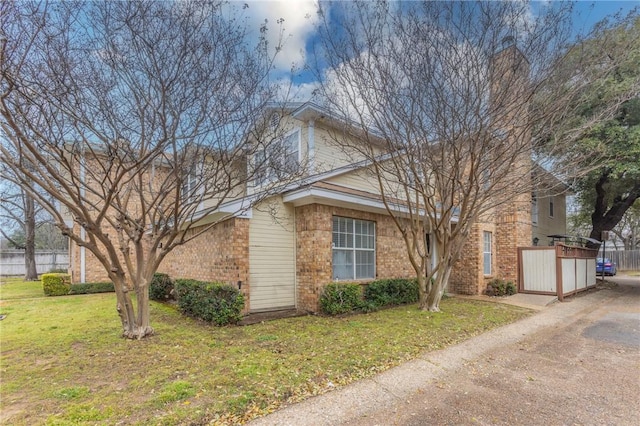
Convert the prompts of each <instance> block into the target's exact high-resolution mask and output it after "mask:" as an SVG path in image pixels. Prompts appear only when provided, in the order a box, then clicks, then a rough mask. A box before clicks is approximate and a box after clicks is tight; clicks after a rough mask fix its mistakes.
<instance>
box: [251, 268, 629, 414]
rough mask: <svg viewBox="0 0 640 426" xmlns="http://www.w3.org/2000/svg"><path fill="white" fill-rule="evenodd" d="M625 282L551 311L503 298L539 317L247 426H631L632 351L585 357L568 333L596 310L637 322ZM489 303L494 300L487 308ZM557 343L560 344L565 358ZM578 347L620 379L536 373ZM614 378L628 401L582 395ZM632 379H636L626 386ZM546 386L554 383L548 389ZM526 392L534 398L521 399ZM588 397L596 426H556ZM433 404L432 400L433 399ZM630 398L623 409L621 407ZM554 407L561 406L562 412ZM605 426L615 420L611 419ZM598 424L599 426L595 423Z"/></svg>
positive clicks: (538, 303) (527, 298)
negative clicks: (619, 310)
mask: <svg viewBox="0 0 640 426" xmlns="http://www.w3.org/2000/svg"><path fill="white" fill-rule="evenodd" d="M623 281H624V278H623ZM628 282H629V283H631V287H626V284H625V286H624V287H620V291H615V290H611V289H606V288H605V289H602V290H599V291H590V292H587V293H584V294H582V295H578V296H575V297H572V298H569V299H567V301H566V302H564V303H553V302H554V301H553V300H552V299H549V297H548V296H542V297H539V296H538V297H531V296H532V295H520V297H517V298H515V299H511V298H506V299H504V300H502V302H506V301H507V299H511V300H510V301H509V303H514V304H518V305H520V306H527V307H535V308H536V309H538V310H539V312H537V313H536V314H534V315H532V316H531V317H528V318H525V319H523V320H521V321H518V322H515V323H512V324H509V325H507V326H504V327H501V328H499V329H497V330H493V331H491V332H488V333H485V334H483V335H480V336H476V337H474V338H472V339H469V340H467V341H465V342H463V343H461V344H458V345H455V346H452V347H449V348H447V349H444V350H440V351H435V352H429V353H425V354H424V355H423V356H422V357H420V358H419V359H416V360H413V361H410V362H408V363H406V364H403V365H401V366H399V367H396V368H393V369H391V370H388V371H386V372H384V373H382V374H380V375H378V376H375V377H373V378H371V379H366V380H362V381H359V382H356V383H353V384H351V385H349V386H346V387H344V388H341V389H338V390H336V391H334V392H330V393H327V394H324V395H321V396H318V397H315V398H311V399H309V400H306V401H304V402H301V403H299V404H295V405H292V406H289V407H286V408H284V409H282V410H279V411H277V412H275V413H273V414H271V415H269V416H266V417H263V418H260V419H257V420H255V421H253V422H252V423H250V424H252V425H254V426H255V425H347V424H348V425H354V424H357V425H378V424H379V425H386V424H397V425H413V424H415V425H422V424H605V423H609V424H617V425H620V424H623V425H626V424H629V425H631V424H640V414H639V413H640V403H639V402H638V394H639V393H640V380H638V366H639V365H640V357H639V356H638V353H639V351H638V350H637V349H636V348H631V350H629V348H628V347H626V346H622V349H619V350H618V349H616V348H613V349H611V348H609V347H602V346H598V347H592V346H589V345H591V343H589V344H585V343H584V342H583V341H582V340H584V339H585V337H583V336H582V334H581V333H577V332H576V331H575V330H573V329H572V327H574V328H575V327H586V326H587V325H588V324H589V321H595V320H594V319H588V320H587V316H588V315H594V314H593V313H594V312H595V311H597V310H598V309H605V308H606V307H608V306H609V305H611V304H614V302H616V301H618V302H620V301H622V302H620V303H624V304H625V306H626V307H625V308H624V309H623V310H624V312H625V313H624V314H623V315H629V312H628V311H631V312H637V313H638V314H640V278H637V279H636V278H631V279H629V281H628ZM633 286H636V287H633ZM629 289H631V290H629ZM625 292H626V293H625ZM512 297H514V296H512ZM493 299H494V300H495V299H496V298H493ZM598 315H600V316H602V315H604V314H603V313H602V312H600V313H598ZM632 315H636V314H632ZM621 318H622V317H621ZM625 318H626V317H625ZM638 318H640V316H638ZM627 319H628V318H627ZM625 321H626V320H625ZM632 321H633V320H632ZM634 324H635V323H634V322H632V325H631V326H629V325H628V324H627V328H629V327H630V330H631V331H630V332H629V333H631V334H627V336H631V337H627V343H628V342H629V341H631V342H632V344H634V342H635V340H636V338H637V340H638V343H639V345H640V326H635V325H634ZM638 324H640V322H638ZM558 330H564V332H565V334H566V336H565V335H562V336H561V335H558V334H557V333H558V332H559V331H558ZM625 330H626V329H625ZM634 330H635V331H634ZM625 332H626V331H625ZM554 333H555V334H554ZM634 333H635V334H634ZM561 342H564V345H565V348H564V349H563V346H562V344H561ZM602 344H603V345H605V344H606V345H608V344H609V343H608V342H604V343H602ZM534 345H546V346H544V347H545V348H547V349H545V350H544V352H545V354H543V355H540V354H538V355H536V354H535V352H536V351H531V353H526V352H523V348H529V347H532V346H534ZM577 347H580V348H586V349H584V350H585V351H587V353H589V352H588V351H593V352H595V354H596V355H598V354H601V353H604V352H603V351H610V350H613V351H614V352H613V353H614V354H622V355H620V357H621V358H620V359H619V360H618V361H617V362H619V369H621V371H619V370H617V369H616V365H614V364H611V365H610V366H609V368H610V369H609V370H608V369H607V366H606V365H604V366H599V367H598V369H596V370H597V371H596V370H594V373H593V375H587V376H585V378H581V377H582V375H583V374H585V373H584V371H583V370H584V364H580V363H575V365H573V364H574V363H573V362H572V361H571V360H573V358H571V357H570V358H569V361H568V362H567V360H562V362H563V364H561V365H560V366H554V367H553V368H556V369H558V370H557V371H556V373H554V374H548V372H544V371H542V370H544V369H545V368H547V367H546V366H547V365H548V364H550V360H551V359H553V357H554V355H552V354H553V353H556V352H557V351H560V352H558V353H561V352H562V351H563V350H564V351H566V352H571V351H572V350H574V349H575V348H577ZM625 348H626V349H625ZM638 348H640V346H638ZM634 349H635V351H634ZM546 351H550V354H546ZM615 351H618V352H615ZM525 356H530V357H531V359H530V360H528V361H527V358H526V357H525ZM536 356H537V358H536ZM571 356H572V357H575V356H581V357H585V356H586V355H585V354H584V353H581V354H579V355H571ZM549 357H552V358H549ZM520 358H521V359H520ZM488 359H491V360H495V359H499V360H501V361H500V364H499V365H498V364H497V363H496V362H495V361H492V362H489V361H487V360H488ZM521 362H522V363H525V365H528V367H527V368H528V369H531V371H529V370H527V372H526V374H527V376H524V378H523V377H521V376H517V377H515V376H513V374H519V375H522V374H523V373H522V372H521V371H519V370H520V368H522V367H521ZM527 363H530V364H527ZM507 364H508V365H510V367H509V368H508V369H507V370H505V368H502V366H503V365H507ZM566 364H570V366H571V368H573V369H576V368H582V370H577V371H576V372H575V374H574V375H573V376H572V375H571V373H570V372H569V370H567V372H564V371H563V369H564V366H565V365H566ZM633 366H635V368H634V367H633ZM594 368H595V367H594ZM483 369H484V370H485V372H484V373H483V374H482V375H481V376H480V377H477V374H478V371H483ZM536 369H539V370H540V371H539V370H536ZM627 369H630V370H631V371H628V370H627ZM565 374H569V376H566V377H565ZM509 375H511V376H509ZM614 375H617V376H615V377H618V381H619V382H620V383H622V385H618V387H620V386H622V387H626V388H629V389H625V390H624V391H622V390H619V391H612V392H615V393H616V394H620V392H623V394H624V395H627V396H626V398H627V399H626V400H625V399H624V398H620V397H616V398H614V399H611V400H610V401H609V399H610V398H608V395H600V394H599V393H598V392H600V393H605V391H600V390H597V391H594V390H590V389H585V388H584V386H585V385H586V384H589V383H591V386H592V387H593V388H594V389H595V388H598V389H599V386H604V387H603V389H608V388H607V386H606V383H607V380H609V379H610V378H611V377H614ZM543 376H545V377H546V376H552V378H549V380H548V382H546V383H535V385H536V386H539V387H540V389H537V390H536V388H535V387H534V386H530V387H529V388H530V389H529V390H527V389H526V385H527V383H528V380H529V379H527V377H530V378H531V379H530V380H531V381H533V380H536V379H535V378H536V377H537V378H539V377H543ZM492 377H494V378H496V377H502V379H500V380H499V383H496V380H498V379H494V380H493V382H492V384H490V385H486V387H484V386H485V385H482V383H480V385H479V384H478V383H477V382H474V381H473V380H475V379H479V380H480V382H482V380H484V381H486V382H491V378H492ZM569 377H577V379H575V380H574V381H573V382H572V381H571V380H570V379H569ZM633 377H635V378H636V379H633ZM472 379H473V380H472ZM554 380H558V381H557V382H554ZM589 380H591V381H594V382H590V381H589ZM551 383H555V385H554V386H555V387H554V388H553V391H551V389H550V388H549V386H552V385H551ZM564 383H567V385H569V384H570V385H571V386H573V387H578V388H580V389H573V388H572V389H566V390H565V389H563V388H562V386H563V384H564ZM545 386H546V387H545ZM627 391H628V392H627ZM500 392H503V393H504V395H499V393H500ZM527 392H533V393H532V394H531V395H528V394H527ZM536 392H537V393H536ZM593 393H595V394H596V395H595V396H594V397H593V398H594V399H593V401H594V402H593V404H596V405H597V404H598V401H599V400H603V401H604V400H605V399H606V400H607V403H606V404H604V403H603V405H606V406H604V407H598V408H597V409H598V410H600V412H599V415H600V417H594V415H593V414H590V413H588V412H587V413H586V414H584V415H583V416H577V417H569V418H565V417H561V414H560V412H559V411H563V410H565V411H566V410H572V409H573V410H583V411H584V409H585V407H584V406H583V405H581V404H580V403H579V402H578V401H575V402H574V401H573V400H572V399H571V398H573V395H574V394H575V395H576V397H577V398H580V397H581V396H584V397H585V398H586V397H589V396H591V394H593ZM435 395H438V396H437V397H436V396H435ZM566 395H569V400H568V401H569V403H568V404H569V406H568V407H565V406H560V405H558V407H555V408H554V409H550V408H549V406H553V405H554V401H555V400H556V398H559V399H561V400H562V399H563V398H564V397H565V396H566ZM434 397H436V398H438V399H439V398H442V400H441V401H447V402H446V403H442V404H438V401H434V399H433V398H434ZM535 398H538V399H539V404H541V405H543V406H536V401H535ZM549 398H551V399H549ZM629 398H631V399H630V400H629ZM565 399H566V398H565ZM586 400H587V399H585V401H586ZM516 401H517V404H519V405H522V406H525V409H526V410H528V411H526V410H524V411H523V409H520V410H519V411H518V410H516V409H515V408H516V407H515V406H514V405H512V404H516ZM576 402H577V404H576ZM458 403H459V405H458ZM532 404H533V405H532ZM562 404H565V402H563V403H562ZM487 407H491V409H490V411H491V413H490V415H489V414H486V413H484V412H485V411H486V409H487ZM556 409H557V410H556ZM428 410H431V411H428ZM602 410H604V411H602ZM607 410H609V411H607ZM611 410H613V412H611ZM527 413H528V414H527ZM545 413H547V414H545ZM634 413H635V414H634ZM483 415H484V417H483ZM518 415H520V416H529V419H528V420H526V417H518ZM563 415H564V414H563ZM491 416H493V417H491ZM611 416H615V418H614V417H611ZM609 417H611V418H609ZM560 418H563V420H560ZM571 419H576V420H571ZM580 419H581V420H580ZM585 419H586V420H585ZM589 419H591V421H589ZM567 421H568V422H569V423H567ZM576 421H577V423H576ZM603 421H604V423H602V422H603Z"/></svg>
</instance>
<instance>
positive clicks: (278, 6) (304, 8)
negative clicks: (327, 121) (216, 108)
mask: <svg viewBox="0 0 640 426" xmlns="http://www.w3.org/2000/svg"><path fill="white" fill-rule="evenodd" d="M548 2H549V1H548V0H547V1H540V2H533V3H534V6H533V7H534V8H535V7H536V5H535V3H537V4H538V5H544V4H546V3H548ZM234 4H235V5H240V6H244V8H243V9H242V13H244V14H245V16H246V18H247V24H248V25H249V28H256V29H257V28H259V26H260V25H261V24H263V23H265V20H266V25H267V26H268V28H269V31H268V38H269V41H270V45H271V46H276V45H277V44H278V39H279V37H280V34H281V32H280V30H283V32H282V36H283V42H284V45H283V48H282V50H281V51H280V52H279V53H278V55H276V63H275V67H276V72H275V73H274V76H275V78H276V79H279V80H281V81H282V82H283V83H287V82H289V81H293V84H294V88H295V90H294V93H293V94H294V97H295V98H296V99H297V100H307V99H308V98H309V97H310V96H311V92H312V91H313V89H314V88H315V85H314V81H313V77H312V75H311V74H310V73H304V72H297V73H294V74H292V73H291V72H290V71H291V68H292V66H296V67H301V66H302V65H304V62H305V54H306V55H308V54H309V53H310V49H311V48H312V45H313V43H314V39H315V37H316V33H315V29H314V24H315V20H316V10H317V2H316V1H314V0H280V1H275V0H241V1H238V2H235V1H234ZM245 5H246V6H245ZM637 6H640V0H628V1H604V0H600V1H578V2H577V3H576V6H575V19H574V24H575V25H574V27H575V31H576V32H584V31H585V30H587V29H589V28H591V27H593V25H594V24H595V23H597V22H599V21H601V20H602V19H604V18H605V17H606V16H610V15H613V14H615V13H618V12H620V13H623V14H626V13H628V12H629V11H630V10H632V9H633V8H634V7H637Z"/></svg>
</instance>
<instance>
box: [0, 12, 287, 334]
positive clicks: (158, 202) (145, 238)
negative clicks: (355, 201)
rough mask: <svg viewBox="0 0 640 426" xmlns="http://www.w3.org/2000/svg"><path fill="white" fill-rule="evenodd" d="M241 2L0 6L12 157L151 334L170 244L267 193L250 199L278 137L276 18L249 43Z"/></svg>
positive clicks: (131, 327) (2, 94)
mask: <svg viewBox="0 0 640 426" xmlns="http://www.w3.org/2000/svg"><path fill="white" fill-rule="evenodd" d="M234 6H235V5H228V4H225V3H223V2H219V1H190V0H187V1H180V2H155V1H140V2H73V3H71V2H68V3H67V2H65V3H57V2H56V3H52V4H49V3H29V2H19V3H9V2H3V3H2V5H1V6H0V7H1V8H2V9H1V10H0V16H1V18H0V19H2V37H3V41H2V45H1V50H0V55H1V57H0V67H1V68H0V72H1V80H0V81H1V83H0V84H1V86H0V87H1V89H0V117H1V122H0V126H1V129H2V132H3V138H2V143H1V145H0V146H1V148H0V149H1V152H2V161H3V162H4V163H5V165H6V167H7V168H8V169H9V170H11V171H12V174H11V176H12V179H13V180H14V181H15V182H16V183H17V184H19V185H20V186H21V187H22V188H24V189H25V190H26V191H27V193H29V194H30V195H31V196H33V197H34V198H35V199H37V201H38V202H39V203H40V204H41V205H42V206H43V207H44V208H45V209H46V210H47V211H48V212H49V213H50V214H51V215H53V216H54V217H55V220H56V224H57V226H58V227H59V228H60V229H61V230H62V231H63V233H64V234H65V235H68V236H69V238H70V239H71V240H72V241H73V242H74V243H75V244H77V245H78V246H81V247H85V248H86V249H88V250H90V252H91V253H92V254H93V255H94V256H95V257H96V258H97V259H98V260H99V261H100V263H101V264H102V265H103V266H104V268H105V270H106V272H107V274H108V276H109V278H110V279H111V280H112V281H113V283H114V285H115V289H116V295H117V310H118V313H119V315H120V319H121V322H122V327H123V335H124V336H125V337H127V338H143V337H145V336H148V335H150V334H152V333H153V328H152V327H151V325H150V318H149V298H148V285H149V283H150V281H151V278H152V276H153V274H154V272H155V271H156V270H157V268H158V266H159V265H160V263H161V262H162V260H163V259H164V258H165V256H166V255H167V254H168V253H169V252H171V250H173V249H174V248H175V247H177V246H179V245H182V244H185V243H187V242H188V241H190V240H192V239H194V238H196V237H198V236H199V235H201V234H202V233H203V232H206V231H207V230H208V229H210V228H211V227H212V226H214V225H215V224H216V223H219V222H220V221H222V220H225V219H227V218H229V217H232V216H233V215H234V214H238V213H241V212H242V211H244V210H246V209H248V208H250V206H251V202H255V201H258V200H259V199H260V197H264V196H266V195H265V194H267V193H268V190H264V191H262V192H261V193H260V194H257V193H256V194H254V195H253V196H252V197H245V195H247V194H246V188H247V185H248V183H250V182H253V180H254V179H255V178H256V176H257V174H258V173H259V172H260V170H261V167H263V166H264V165H260V164H251V165H247V160H246V159H247V158H251V157H252V156H253V154H254V153H255V152H256V151H257V150H264V149H267V148H269V146H270V144H271V142H272V141H274V140H275V138H276V136H277V135H276V133H277V132H276V131H275V130H274V129H272V128H271V127H270V126H269V125H268V122H269V117H268V108H267V107H268V106H269V102H270V101H272V100H273V95H274V87H272V85H271V84H270V83H269V72H270V70H271V68H272V56H273V55H271V56H270V54H269V52H270V51H272V50H270V49H271V48H273V46H267V43H266V37H265V34H266V31H267V28H266V26H263V27H261V28H256V29H255V32H254V35H255V37H254V38H255V40H256V42H255V45H250V44H249V43H248V42H247V40H249V39H250V38H249V37H248V29H247V28H246V25H245V23H244V22H243V21H242V18H241V16H242V15H241V11H240V10H235V9H233V8H234ZM276 50H277V46H276ZM29 182H33V184H34V185H37V186H38V187H39V188H42V189H44V191H46V192H47V193H48V194H50V196H51V197H52V198H53V201H52V200H51V199H49V198H47V197H42V196H41V195H40V193H39V192H38V191H32V190H30V189H29V186H28V183H29ZM263 189H264V188H263ZM267 189H268V188H267ZM243 197H244V198H243ZM234 200H236V202H235V203H234V202H232V201H234ZM238 200H244V201H243V202H240V201H238ZM210 212H220V213H219V214H217V215H215V216H212V217H213V218H215V219H216V220H213V221H212V222H211V223H208V222H205V223H207V225H206V226H202V224H196V222H197V220H198V219H200V218H202V217H203V216H204V215H206V214H208V213H210ZM132 292H135V295H136V298H135V300H136V302H135V304H134V300H133V298H132V297H131V296H132V295H131V293H132Z"/></svg>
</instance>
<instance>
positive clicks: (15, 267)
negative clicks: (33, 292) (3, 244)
mask: <svg viewBox="0 0 640 426" xmlns="http://www.w3.org/2000/svg"><path fill="white" fill-rule="evenodd" d="M68 267H69V252H68V251H66V250H65V251H36V270H37V271H38V274H43V273H46V272H49V271H50V270H52V269H67V268H68ZM24 274H25V267H24V250H2V251H0V275H2V276H13V275H24Z"/></svg>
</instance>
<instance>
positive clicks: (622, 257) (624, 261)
mask: <svg viewBox="0 0 640 426" xmlns="http://www.w3.org/2000/svg"><path fill="white" fill-rule="evenodd" d="M604 255H605V257H607V258H609V259H611V260H612V261H613V262H614V263H615V264H616V267H617V268H618V270H619V271H640V250H619V251H609V250H605V253H604ZM598 257H602V249H600V252H599V253H598Z"/></svg>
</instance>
